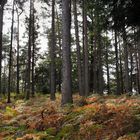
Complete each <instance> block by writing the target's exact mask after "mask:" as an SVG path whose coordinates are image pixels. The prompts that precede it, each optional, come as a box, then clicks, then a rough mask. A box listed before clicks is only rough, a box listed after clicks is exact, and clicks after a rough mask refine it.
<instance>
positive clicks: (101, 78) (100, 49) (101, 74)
mask: <svg viewBox="0 0 140 140" xmlns="http://www.w3.org/2000/svg"><path fill="white" fill-rule="evenodd" d="M102 61H103V60H102V44H101V34H100V33H98V72H99V74H98V81H99V83H98V93H99V94H101V95H102V94H103V86H104V81H103V64H102V63H103V62H102Z"/></svg>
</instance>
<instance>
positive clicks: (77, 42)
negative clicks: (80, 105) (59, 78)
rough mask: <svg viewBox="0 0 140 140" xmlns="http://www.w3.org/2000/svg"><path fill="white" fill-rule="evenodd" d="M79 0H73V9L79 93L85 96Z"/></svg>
mask: <svg viewBox="0 0 140 140" xmlns="http://www.w3.org/2000/svg"><path fill="white" fill-rule="evenodd" d="M76 3H77V0H73V11H74V24H75V37H76V47H77V66H78V85H79V95H81V96H83V84H82V67H81V48H80V44H79V28H78V20H77V5H76Z"/></svg>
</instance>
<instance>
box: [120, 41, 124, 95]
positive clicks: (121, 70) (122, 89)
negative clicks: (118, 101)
mask: <svg viewBox="0 0 140 140" xmlns="http://www.w3.org/2000/svg"><path fill="white" fill-rule="evenodd" d="M119 54H120V83H121V84H120V89H121V91H120V92H121V94H123V93H124V82H123V64H122V52H121V45H120V40H119Z"/></svg>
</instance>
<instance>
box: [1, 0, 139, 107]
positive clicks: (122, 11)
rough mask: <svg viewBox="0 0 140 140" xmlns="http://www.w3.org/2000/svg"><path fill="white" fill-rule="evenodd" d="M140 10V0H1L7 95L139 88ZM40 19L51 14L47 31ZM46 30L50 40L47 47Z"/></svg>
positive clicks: (67, 99)
mask: <svg viewBox="0 0 140 140" xmlns="http://www.w3.org/2000/svg"><path fill="white" fill-rule="evenodd" d="M37 4H41V8H42V11H43V12H41V14H39V13H38V9H37V8H36V7H37ZM27 11H29V12H27ZM7 12H8V13H7ZM139 13H140V2H139V1H138V0H135V1H134V0H125V1H124V0H98V1H96V0H92V1H91V0H89V1H88V0H86V1H85V0H83V1H78V0H72V1H70V0H65V1H64V0H63V1H59V0H57V1H55V0H52V1H47V0H44V1H43V0H42V1H41V0H38V1H34V0H30V1H29V0H13V1H7V0H1V2H0V75H1V76H0V83H1V84H0V93H1V96H2V95H5V96H7V102H11V98H10V96H11V93H17V95H19V94H22V95H23V96H25V98H26V99H29V98H30V97H32V96H34V94H35V93H44V94H46V93H50V98H51V100H55V93H57V92H60V93H61V92H62V104H65V103H71V102H72V93H79V95H80V96H84V97H85V96H89V95H91V94H92V93H97V94H100V95H103V94H115V95H121V94H124V93H127V94H133V93H138V94H139V93H140V50H139V46H140V15H139ZM9 15H10V16H9ZM23 15H24V16H23ZM8 16H9V17H8ZM5 17H6V18H8V23H6V22H5V21H4V20H3V19H5ZM21 17H22V18H21ZM23 17H24V18H23ZM40 19H48V20H49V22H48V23H46V24H43V32H40V28H41V27H40V22H39V21H40ZM9 23H10V26H11V28H10V29H8V31H7V33H5V32H4V33H3V27H4V28H8V25H9ZM3 24H4V26H3ZM6 24H7V26H6ZM21 24H22V26H24V27H23V28H24V30H22V32H23V31H24V33H23V34H22V35H21V33H22V32H21V31H20V29H21V27H20V26H21ZM46 35H47V36H46ZM41 36H43V37H46V40H47V42H48V44H45V45H46V50H45V51H43V53H42V51H40V50H42V49H41V43H40V37H41ZM42 46H44V44H43V45H42ZM40 52H41V53H40Z"/></svg>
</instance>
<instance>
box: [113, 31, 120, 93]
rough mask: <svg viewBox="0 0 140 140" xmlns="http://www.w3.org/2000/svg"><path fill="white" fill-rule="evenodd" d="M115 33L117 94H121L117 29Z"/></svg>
mask: <svg viewBox="0 0 140 140" xmlns="http://www.w3.org/2000/svg"><path fill="white" fill-rule="evenodd" d="M114 33H115V35H114V37H115V62H116V83H117V90H116V94H117V95H119V94H120V76H119V57H118V40H117V31H116V29H115V31H114Z"/></svg>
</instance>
